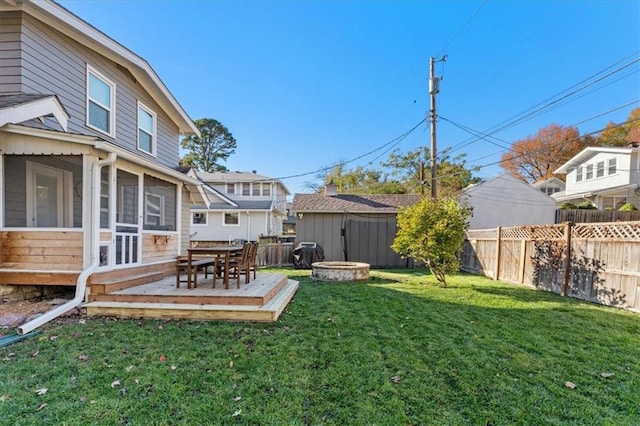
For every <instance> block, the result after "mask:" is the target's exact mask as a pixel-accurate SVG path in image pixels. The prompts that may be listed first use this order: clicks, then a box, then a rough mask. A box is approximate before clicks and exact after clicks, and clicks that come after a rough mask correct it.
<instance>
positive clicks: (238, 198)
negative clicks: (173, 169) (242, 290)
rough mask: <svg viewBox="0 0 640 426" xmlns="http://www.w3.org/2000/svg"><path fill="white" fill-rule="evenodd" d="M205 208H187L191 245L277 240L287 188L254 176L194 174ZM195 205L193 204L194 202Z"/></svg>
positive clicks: (193, 172) (255, 174) (228, 173)
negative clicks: (270, 237) (214, 242)
mask: <svg viewBox="0 0 640 426" xmlns="http://www.w3.org/2000/svg"><path fill="white" fill-rule="evenodd" d="M189 175H190V176H192V177H195V178H197V179H199V180H200V181H202V182H203V185H202V194H201V195H202V196H203V198H204V199H205V200H207V201H206V204H202V203H197V202H195V203H194V204H193V205H192V207H191V223H190V229H191V241H216V242H229V241H233V240H238V239H240V240H247V241H257V240H258V239H259V238H260V237H261V236H281V235H282V234H283V221H284V220H285V219H286V218H287V195H290V192H289V190H288V189H287V187H286V186H285V185H284V184H283V183H282V182H281V181H280V180H278V179H272V178H269V177H267V176H262V175H259V174H257V173H256V172H215V173H206V172H195V171H194V170H191V171H189ZM194 201H196V200H194Z"/></svg>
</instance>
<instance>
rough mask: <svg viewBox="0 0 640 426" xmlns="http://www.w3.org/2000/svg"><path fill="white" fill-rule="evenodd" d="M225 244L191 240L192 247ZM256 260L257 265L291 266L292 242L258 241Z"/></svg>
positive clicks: (222, 243)
mask: <svg viewBox="0 0 640 426" xmlns="http://www.w3.org/2000/svg"><path fill="white" fill-rule="evenodd" d="M217 245H227V244H226V243H224V242H219V241H192V242H191V246H192V247H211V246H217ZM256 261H257V263H258V266H259V267H266V266H292V265H293V243H266V244H265V243H262V242H261V243H260V244H259V245H258V254H257V255H256Z"/></svg>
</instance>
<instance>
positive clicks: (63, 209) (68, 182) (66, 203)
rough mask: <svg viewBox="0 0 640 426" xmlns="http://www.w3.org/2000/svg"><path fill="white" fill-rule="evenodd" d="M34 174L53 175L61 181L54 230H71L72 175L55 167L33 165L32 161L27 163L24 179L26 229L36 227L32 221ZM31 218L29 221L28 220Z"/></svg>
mask: <svg viewBox="0 0 640 426" xmlns="http://www.w3.org/2000/svg"><path fill="white" fill-rule="evenodd" d="M36 173H43V174H49V175H50V176H52V175H55V176H56V177H61V178H62V179H61V180H60V181H59V182H58V188H57V191H58V200H59V201H58V205H57V206H56V208H57V212H56V215H57V217H58V224H57V226H55V227H53V228H54V229H59V228H72V227H73V199H72V197H73V195H72V194H73V175H72V173H71V172H70V171H68V170H63V169H58V168H56V167H51V166H47V165H45V164H40V163H35V162H33V161H27V179H26V185H27V186H26V195H27V228H31V227H37V225H35V224H34V222H33V219H34V218H35V215H36V206H35V204H34V200H35V192H34V189H35V184H36V177H35V174H36ZM30 218H31V219H30Z"/></svg>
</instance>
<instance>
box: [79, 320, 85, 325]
mask: <svg viewBox="0 0 640 426" xmlns="http://www.w3.org/2000/svg"><path fill="white" fill-rule="evenodd" d="M85 322H86V321H85V320H83V319H81V320H79V321H78V324H84V323H85Z"/></svg>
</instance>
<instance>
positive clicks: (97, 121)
mask: <svg viewBox="0 0 640 426" xmlns="http://www.w3.org/2000/svg"><path fill="white" fill-rule="evenodd" d="M115 104H116V85H115V84H113V83H112V82H111V81H109V80H108V79H107V78H106V77H104V76H103V75H101V74H100V73H98V72H97V71H96V70H94V69H93V68H91V67H89V66H87V126H88V127H91V128H92V129H96V130H98V131H100V132H102V133H105V134H107V135H109V136H111V137H115V136H116V125H115V121H116V120H115V110H116V109H115Z"/></svg>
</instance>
